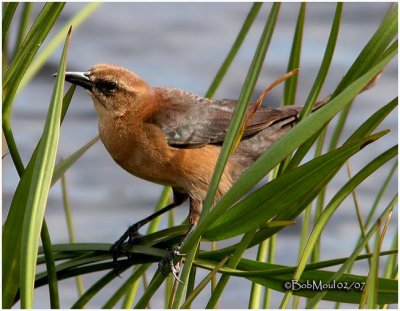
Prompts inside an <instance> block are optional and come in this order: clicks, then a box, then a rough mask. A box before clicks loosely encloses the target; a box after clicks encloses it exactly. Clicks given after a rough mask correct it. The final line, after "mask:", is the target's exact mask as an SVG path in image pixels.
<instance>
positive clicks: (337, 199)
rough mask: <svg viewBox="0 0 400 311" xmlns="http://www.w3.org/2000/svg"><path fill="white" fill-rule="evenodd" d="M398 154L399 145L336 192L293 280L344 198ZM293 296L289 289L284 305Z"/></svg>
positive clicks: (301, 271) (299, 274)
mask: <svg viewBox="0 0 400 311" xmlns="http://www.w3.org/2000/svg"><path fill="white" fill-rule="evenodd" d="M396 154H397V147H393V148H391V149H389V150H388V151H386V152H384V153H383V154H381V155H380V156H378V157H377V158H376V159H374V160H373V161H372V162H370V163H369V164H368V165H367V166H365V167H364V168H363V169H362V170H361V171H360V172H358V173H357V174H356V175H355V176H354V177H353V178H352V179H350V180H349V181H348V182H347V183H346V184H345V185H344V186H343V187H342V188H341V189H340V190H339V192H337V193H336V195H335V196H334V197H333V198H332V200H331V201H330V202H329V204H328V205H327V206H326V208H325V209H324V211H323V213H322V214H321V216H320V217H319V219H318V221H317V223H316V225H315V227H314V229H313V231H312V232H311V234H310V237H309V239H308V242H307V245H306V247H305V249H304V252H303V255H302V257H301V259H300V261H299V262H298V264H297V269H296V272H295V273H294V275H293V280H298V279H300V277H301V275H302V273H303V271H304V268H305V266H306V264H307V261H308V259H309V258H310V255H311V252H312V251H313V249H314V247H313V246H314V244H315V243H316V241H317V240H318V238H319V236H320V234H321V232H322V230H323V229H324V227H325V226H326V224H327V223H328V221H329V219H330V218H331V217H332V215H333V213H334V212H335V211H336V209H337V208H338V207H339V206H340V204H341V203H342V202H343V200H344V199H345V198H346V197H347V196H348V195H349V194H350V193H351V191H352V190H353V189H354V188H355V187H357V186H358V185H359V184H360V183H361V182H363V181H364V180H365V179H366V178H367V177H368V176H369V175H371V174H372V173H373V172H375V171H376V170H377V169H378V168H379V167H381V166H382V165H383V164H385V163H386V162H387V161H389V160H390V159H392V158H393V157H394V156H396ZM290 296H291V292H290V291H289V292H288V293H287V294H286V295H285V299H284V300H283V301H282V305H281V306H282V307H285V306H286V305H287V302H288V298H289V297H290Z"/></svg>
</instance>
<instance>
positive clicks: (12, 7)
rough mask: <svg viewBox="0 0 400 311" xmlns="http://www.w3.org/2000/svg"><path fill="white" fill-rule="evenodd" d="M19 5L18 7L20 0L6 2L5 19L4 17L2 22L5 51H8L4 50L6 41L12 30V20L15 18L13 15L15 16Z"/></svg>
mask: <svg viewBox="0 0 400 311" xmlns="http://www.w3.org/2000/svg"><path fill="white" fill-rule="evenodd" d="M17 7H18V2H8V3H7V4H6V8H5V10H4V13H3V19H2V23H1V25H2V32H1V33H2V47H3V53H5V52H6V51H4V47H5V43H6V41H7V36H8V32H9V30H10V26H11V22H12V20H13V16H14V13H15V11H16V9H17Z"/></svg>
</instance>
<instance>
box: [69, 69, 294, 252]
mask: <svg viewBox="0 0 400 311" xmlns="http://www.w3.org/2000/svg"><path fill="white" fill-rule="evenodd" d="M66 80H67V81H69V82H71V83H75V84H77V85H80V86H82V87H84V88H85V89H86V90H87V91H88V93H89V94H90V96H91V97H92V99H93V102H94V105H95V108H96V111H97V113H98V117H99V132H100V137H101V140H102V142H103V143H104V145H105V147H106V148H107V150H108V152H109V153H110V155H111V156H112V157H113V159H114V160H115V161H116V162H117V163H118V164H119V165H120V166H121V167H122V168H124V169H125V170H127V171H128V172H130V173H131V174H133V175H136V176H138V177H140V178H143V179H146V180H149V181H152V182H155V183H159V184H163V185H169V186H171V187H172V188H173V192H174V203H173V204H172V205H171V206H169V208H172V207H174V206H176V205H179V204H181V203H182V202H183V201H184V200H186V199H187V198H189V200H190V212H189V220H190V224H191V225H195V224H196V223H197V222H198V220H199V215H200V212H201V207H202V202H203V200H204V198H205V196H206V193H207V190H208V186H209V183H210V181H211V177H212V174H213V170H214V167H215V163H216V161H217V158H218V155H219V152H220V149H221V145H222V142H223V141H224V138H225V135H226V132H227V129H228V126H229V123H230V121H231V117H232V113H233V111H234V108H235V105H236V103H237V102H236V101H235V100H230V99H222V100H212V99H207V98H203V97H200V96H196V95H194V94H191V93H188V92H185V91H183V90H179V89H171V88H161V87H151V86H150V85H148V84H147V83H146V82H145V81H144V80H143V79H141V78H140V77H139V76H137V75H136V74H134V73H132V72H130V71H128V70H127V69H125V68H122V67H119V66H114V65H108V64H100V65H95V66H93V67H92V68H91V69H89V71H88V72H84V73H76V72H69V73H66ZM252 105H254V103H252V104H250V105H249V108H248V109H251V107H252ZM300 111H301V107H296V106H288V107H284V108H275V109H271V108H264V107H260V108H259V109H258V110H257V111H256V112H255V114H254V115H253V117H252V118H251V120H250V122H249V123H248V124H247V127H246V128H245V129H244V133H243V138H242V141H241V142H240V143H239V145H238V147H237V149H236V150H235V152H234V154H233V155H232V156H231V157H230V159H229V161H228V163H227V165H226V168H225V171H224V173H223V176H222V179H221V182H220V184H219V188H218V193H217V197H216V200H218V199H219V198H220V197H221V196H222V195H224V193H226V192H227V191H228V190H229V188H230V187H231V186H232V184H233V183H234V182H235V180H237V179H238V177H239V176H240V175H241V174H242V173H243V171H244V170H246V168H248V167H249V166H250V165H251V164H252V163H253V162H254V161H255V160H256V159H257V158H258V157H259V156H260V155H261V154H262V153H263V152H264V151H265V150H266V149H267V148H268V147H269V146H270V145H271V144H273V143H274V142H275V141H276V140H277V139H278V138H280V137H281V136H282V135H284V134H285V133H287V131H288V130H289V129H290V128H292V127H293V126H294V124H295V123H296V121H297V118H298V115H299V112H300ZM166 210H167V208H166V209H164V211H166ZM159 214H160V213H158V214H157V215H159ZM157 215H156V216H157ZM151 217H153V216H151ZM153 218H154V217H153ZM149 219H152V218H148V219H146V220H145V221H142V222H139V223H137V224H135V225H134V226H131V228H130V229H129V230H128V231H127V232H126V233H125V234H124V235H123V236H122V237H121V239H120V240H119V241H117V243H116V244H115V245H114V248H113V250H114V251H115V250H117V251H118V250H119V249H121V247H122V245H123V244H124V242H125V240H126V239H128V246H129V245H130V244H131V243H132V241H133V239H134V237H135V234H136V233H135V232H137V229H138V228H139V227H140V226H141V225H143V224H144V223H146V222H147V221H148V220H149Z"/></svg>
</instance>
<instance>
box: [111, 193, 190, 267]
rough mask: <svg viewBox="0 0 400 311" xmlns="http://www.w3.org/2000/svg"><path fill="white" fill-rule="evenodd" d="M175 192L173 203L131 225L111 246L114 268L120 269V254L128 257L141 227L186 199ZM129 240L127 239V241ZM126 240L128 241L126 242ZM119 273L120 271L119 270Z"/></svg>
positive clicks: (184, 195) (183, 195)
mask: <svg viewBox="0 0 400 311" xmlns="http://www.w3.org/2000/svg"><path fill="white" fill-rule="evenodd" d="M173 194H174V201H173V203H171V204H169V205H167V206H166V207H164V208H162V209H160V210H159V211H157V212H155V213H154V214H151V215H150V216H149V217H146V218H144V219H142V220H141V221H138V222H137V223H135V224H133V225H131V226H129V228H128V230H126V231H125V232H124V234H123V235H122V236H121V237H120V238H119V239H118V240H117V241H116V242H115V243H114V244H113V245H112V246H111V248H110V252H111V253H112V255H113V263H114V270H115V271H116V272H117V270H118V257H119V255H121V254H123V255H126V256H127V257H128V258H130V256H129V250H130V248H131V247H132V246H133V245H134V244H135V241H136V240H137V239H138V238H139V237H140V233H139V229H140V228H141V227H143V226H144V225H146V224H147V223H148V222H150V221H152V220H153V219H154V218H157V217H158V216H160V215H162V214H164V213H165V212H167V211H169V210H171V209H173V208H174V207H177V206H179V205H181V204H182V203H183V202H184V201H185V200H186V199H187V195H186V194H182V193H178V192H176V191H173ZM126 240H127V241H126ZM125 241H126V242H125ZM117 274H118V272H117Z"/></svg>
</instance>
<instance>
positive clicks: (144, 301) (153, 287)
mask: <svg viewBox="0 0 400 311" xmlns="http://www.w3.org/2000/svg"><path fill="white" fill-rule="evenodd" d="M164 280H165V276H164V275H162V274H161V273H160V271H159V270H157V271H156V273H155V274H154V276H153V278H152V280H151V282H150V284H149V286H148V287H147V288H146V290H145V292H144V293H143V295H142V297H140V299H139V301H138V302H137V303H136V305H135V307H134V309H144V308H146V306H147V305H148V303H149V301H150V299H151V297H153V296H154V294H155V293H156V291H157V290H158V288H159V287H160V286H161V284H162V282H163V281H164Z"/></svg>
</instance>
